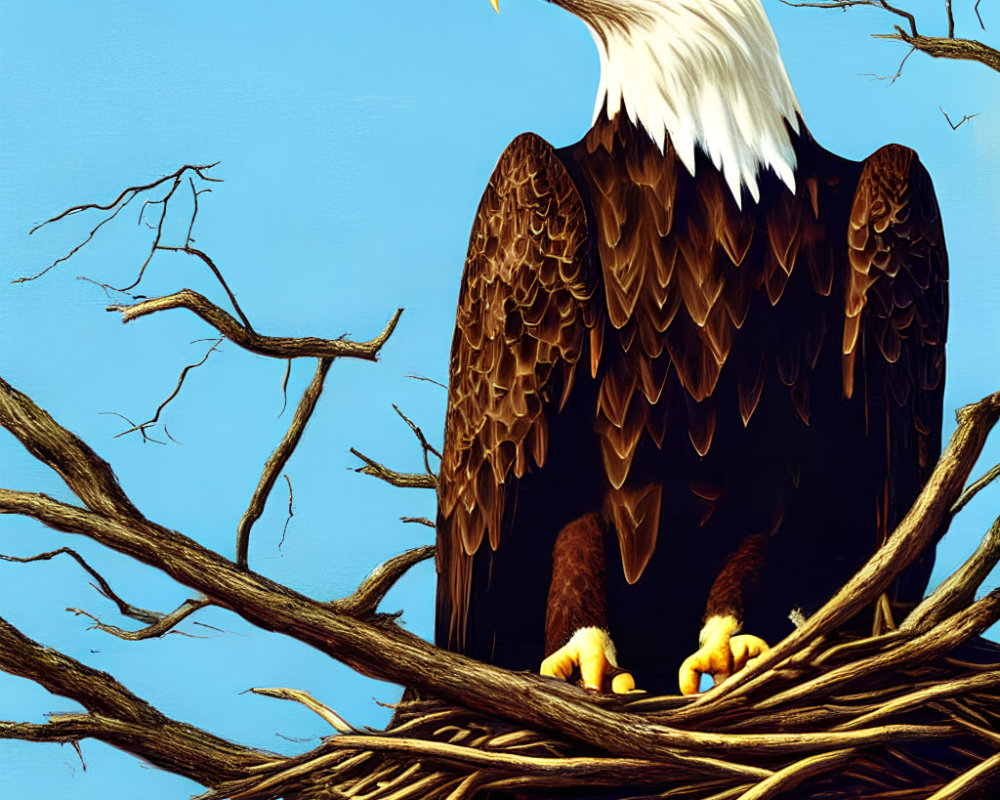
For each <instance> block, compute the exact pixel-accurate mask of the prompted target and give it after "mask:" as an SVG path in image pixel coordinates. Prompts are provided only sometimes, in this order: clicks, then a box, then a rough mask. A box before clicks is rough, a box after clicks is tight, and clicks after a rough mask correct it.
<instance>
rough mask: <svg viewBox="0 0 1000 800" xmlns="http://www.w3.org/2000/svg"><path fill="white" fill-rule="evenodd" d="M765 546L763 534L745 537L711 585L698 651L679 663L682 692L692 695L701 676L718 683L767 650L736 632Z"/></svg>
mask: <svg viewBox="0 0 1000 800" xmlns="http://www.w3.org/2000/svg"><path fill="white" fill-rule="evenodd" d="M766 545H767V538H766V537H765V536H761V535H759V534H754V535H752V536H748V537H747V538H746V539H745V540H744V541H743V544H742V545H740V548H739V549H738V550H737V551H736V552H735V553H734V554H733V555H732V556H731V557H730V558H729V560H728V561H727V562H726V565H725V566H724V567H723V568H722V571H721V572H720V573H719V575H718V577H717V578H716V579H715V582H714V583H713V584H712V590H711V591H710V592H709V595H708V604H707V607H706V609H705V617H704V623H703V625H702V629H701V635H700V636H699V641H698V644H699V647H698V651H697V652H696V653H694V654H693V655H690V656H688V657H687V658H686V659H685V660H684V663H683V664H682V665H681V669H680V674H679V682H680V689H681V692H682V693H683V694H695V693H696V692H697V691H698V684H699V683H700V682H701V676H702V675H711V676H712V679H713V680H714V682H715V684H716V685H718V684H720V683H722V682H723V681H724V680H725V679H726V678H728V677H729V676H730V675H732V674H733V673H735V672H738V671H739V670H741V669H743V668H744V667H745V666H746V665H747V664H749V663H750V662H751V661H752V660H753V659H755V658H757V656H759V655H761V654H763V653H765V652H767V649H768V645H767V642H765V641H764V640H763V639H761V638H760V637H758V636H751V635H746V634H744V635H740V636H737V635H736V634H737V633H739V630H740V628H741V627H742V626H743V598H744V595H745V593H746V591H747V590H748V589H749V588H750V587H751V586H753V584H754V583H756V582H757V579H758V578H759V577H760V573H761V568H762V566H763V561H764V548H765V547H766Z"/></svg>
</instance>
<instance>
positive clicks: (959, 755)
mask: <svg viewBox="0 0 1000 800" xmlns="http://www.w3.org/2000/svg"><path fill="white" fill-rule="evenodd" d="M998 550H1000V520H998V524H995V525H994V527H993V529H992V530H991V531H990V533H989V534H988V535H987V537H986V539H985V540H984V542H983V544H982V545H981V546H980V548H979V550H978V551H977V553H976V554H975V555H974V556H973V558H970V560H969V561H968V562H966V565H965V566H964V567H963V568H962V569H960V570H959V571H958V572H957V573H956V574H955V575H953V576H952V578H951V579H949V581H946V582H945V584H943V585H942V586H941V587H940V588H939V589H938V590H937V591H936V592H935V593H934V594H933V595H932V596H931V597H929V598H928V599H927V600H925V601H924V602H923V603H922V604H921V605H920V606H918V607H917V608H916V609H914V610H913V611H912V612H911V613H910V614H909V616H908V617H907V618H906V619H905V620H904V621H903V622H902V624H900V625H899V626H898V627H895V628H893V627H885V629H884V630H883V631H882V632H880V633H879V634H878V635H873V636H870V637H867V638H856V637H855V638H850V637H849V636H848V635H846V634H843V633H839V632H834V633H818V634H816V635H814V636H805V637H800V639H799V641H798V642H795V643H794V647H790V648H789V647H785V648H783V647H782V646H779V647H777V648H775V651H779V652H780V651H781V650H782V649H784V650H785V651H786V652H785V654H784V655H783V656H782V657H780V658H779V659H778V660H777V661H776V662H775V663H773V664H772V665H771V666H770V667H769V668H768V669H765V670H763V671H758V672H757V673H756V674H753V672H752V671H751V672H750V673H748V674H746V675H743V676H742V677H741V675H739V674H738V675H736V676H734V677H733V678H731V679H730V680H729V681H727V682H726V683H725V684H723V686H722V687H719V688H717V689H715V690H713V691H711V692H708V693H706V694H704V695H701V696H698V697H681V696H667V697H636V696H635V695H628V696H612V695H600V694H597V693H592V692H591V693H587V692H584V691H583V690H576V689H573V688H571V687H568V686H567V687H565V688H566V691H567V692H568V693H572V694H575V695H577V696H578V699H579V701H580V704H581V706H582V707H584V708H586V707H587V706H588V705H589V706H590V707H592V708H599V709H601V710H603V711H605V712H610V713H613V714H615V715H617V716H618V717H619V718H620V724H621V732H622V736H621V741H609V742H608V747H607V748H596V747H594V746H589V745H586V744H582V743H581V742H580V741H578V740H575V739H574V738H573V737H570V736H566V735H554V734H553V733H552V732H550V731H546V730H543V729H540V728H538V727H526V726H523V725H517V724H515V723H512V722H510V721H505V720H501V719H498V718H496V717H490V716H486V715H483V714H480V713H477V712H474V711H470V710H469V709H465V708H459V707H456V706H455V705H452V704H449V703H445V702H443V701H440V700H437V699H434V698H427V697H421V696H420V695H419V694H418V693H417V692H414V691H412V690H411V691H407V693H406V694H405V695H404V698H403V701H402V702H401V703H399V704H398V705H396V706H395V709H396V713H395V715H394V718H393V720H392V723H391V724H390V726H389V728H388V729H387V730H385V731H372V730H357V729H353V728H350V727H349V726H346V724H345V725H344V726H341V730H342V733H341V735H338V736H333V737H330V738H329V739H328V740H327V741H326V742H325V744H324V745H323V746H322V747H320V748H318V749H317V750H314V751H312V752H311V753H309V754H308V755H307V756H305V757H303V759H302V760H301V762H300V763H298V764H295V765H294V766H292V767H291V768H289V765H288V764H287V763H286V764H285V765H284V769H283V770H282V772H280V773H277V774H273V775H270V776H267V777H266V778H265V777H264V776H260V778H256V779H254V780H250V781H246V782H244V783H243V784H242V786H229V787H227V791H226V793H225V796H228V797H232V798H234V800H261V799H262V798H277V797H285V798H286V799H287V800H292V799H293V798H294V800H313V799H314V798H315V799H316V800H318V799H319V798H324V799H326V798H353V799H354V800H404V798H421V799H422V800H423V799H426V800H472V798H480V799H483V798H489V800H497V799H498V798H505V799H506V798H553V800H554V799H555V798H575V799H578V800H584V799H589V798H594V799H595V800H596V799H597V798H614V799H615V800H625V798H628V799H629V800H639V799H640V798H678V799H681V798H685V799H686V798H691V800H694V798H698V800H764V798H771V797H793V798H804V797H808V798H817V799H819V798H829V799H830V800H832V799H833V798H858V797H864V798H867V800H918V798H919V799H920V800H927V799H928V798H930V800H946V798H947V800H953V799H954V798H984V797H988V796H990V795H991V792H990V790H989V789H988V787H989V786H991V785H993V784H997V785H1000V691H998V686H1000V645H997V644H995V643H992V642H988V641H986V640H983V639H981V638H979V637H978V634H979V633H981V632H982V631H984V630H985V629H986V628H987V627H988V626H989V625H991V624H992V623H993V622H994V621H996V619H997V618H998V616H1000V589H997V590H994V591H993V592H992V593H990V594H987V595H986V596H985V597H983V598H981V599H979V600H973V599H972V598H971V596H970V590H971V592H974V591H975V586H976V585H978V582H977V578H978V576H979V575H983V576H985V573H984V572H983V570H984V569H985V571H986V572H988V571H989V569H988V567H989V565H990V562H991V561H994V562H995V559H994V557H995V555H996V553H997V552H998ZM878 602H882V596H880V597H879V600H878V601H877V603H878ZM882 618H883V619H884V617H882ZM803 627H806V626H803ZM786 641H787V640H786ZM783 644H784V643H783ZM745 672H746V671H745ZM535 679H536V680H537V681H539V682H540V683H548V682H550V681H552V680H553V679H547V678H541V677H538V676H536V677H535ZM667 729H669V731H671V732H672V734H673V738H672V741H673V743H672V745H671V746H669V747H664V748H658V749H657V750H656V752H649V751H648V750H643V749H642V748H641V747H639V746H635V745H634V744H633V741H634V739H635V736H636V732H637V731H638V732H640V733H641V732H643V731H652V732H654V733H655V732H657V731H664V730H667ZM261 778H264V779H263V780H261ZM994 796H995V795H994Z"/></svg>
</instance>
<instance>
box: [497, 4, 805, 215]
mask: <svg viewBox="0 0 1000 800" xmlns="http://www.w3.org/2000/svg"><path fill="white" fill-rule="evenodd" d="M491 2H494V0H491ZM551 2H553V3H554V4H556V5H558V6H561V7H562V8H564V9H566V10H567V11H569V12H571V13H572V14H574V15H576V16H577V17H579V18H580V19H582V20H583V21H584V22H585V23H586V24H587V27H588V28H590V31H591V33H592V34H593V36H594V41H595V42H596V43H597V49H598V52H599V54H600V59H601V84H600V88H599V89H598V92H597V104H596V107H595V111H594V119H595V121H596V120H597V118H598V117H599V116H600V115H601V114H602V113H607V115H608V117H609V118H611V117H614V116H615V114H617V113H619V112H620V111H622V110H623V109H622V107H623V106H624V112H625V113H626V114H628V117H629V119H630V120H631V121H632V122H633V123H634V124H636V125H638V126H641V127H642V128H644V129H645V130H646V132H647V133H648V134H649V136H650V137H651V138H652V139H653V141H654V142H656V144H657V145H658V146H659V148H660V150H663V149H664V142H665V139H666V137H668V136H669V138H670V142H671V144H672V145H673V148H674V151H675V152H676V153H677V157H678V158H679V159H680V161H681V162H682V163H683V164H684V166H685V167H687V170H688V171H689V172H690V173H691V174H692V175H693V174H694V169H695V148H696V147H700V148H701V149H702V150H703V151H704V152H705V154H706V155H707V156H708V157H709V158H710V159H711V161H712V163H713V164H714V165H715V167H716V168H717V169H718V170H719V171H720V172H722V174H723V176H724V177H725V180H726V183H727V184H728V185H729V188H730V189H731V190H732V192H733V196H734V197H735V198H736V202H737V203H739V202H740V195H741V187H742V186H746V187H747V190H748V191H749V193H750V195H751V197H753V198H754V200H758V199H759V188H758V183H757V179H758V175H759V174H760V172H761V171H763V170H767V169H772V170H774V172H775V173H776V174H777V175H778V177H779V178H780V179H781V180H782V181H783V182H784V183H785V184H786V185H787V186H788V187H789V189H791V190H792V191H795V166H796V164H795V151H794V149H793V147H792V142H791V139H790V137H789V133H788V128H787V127H786V122H787V123H788V125H789V126H790V127H791V129H792V130H794V131H796V132H797V131H798V129H799V121H798V116H797V115H798V113H799V105H798V102H797V101H796V99H795V93H794V92H793V91H792V87H791V84H790V83H789V81H788V75H787V74H786V73H785V66H784V64H783V63H782V61H781V55H780V53H779V52H778V42H777V40H776V39H775V36H774V31H773V30H772V29H771V25H770V23H769V22H768V20H767V15H766V14H765V13H764V9H763V7H762V6H761V4H760V0H551ZM494 5H495V2H494Z"/></svg>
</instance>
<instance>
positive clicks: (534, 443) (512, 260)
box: [438, 133, 594, 638]
mask: <svg viewBox="0 0 1000 800" xmlns="http://www.w3.org/2000/svg"><path fill="white" fill-rule="evenodd" d="M586 240H587V219H586V214H585V211H584V207H583V202H582V200H581V199H580V196H579V194H578V192H577V190H576V187H575V186H574V184H573V181H572V179H571V178H570V176H569V173H568V172H567V171H566V168H565V167H564V166H563V164H562V162H561V161H560V160H559V158H558V156H557V155H556V153H555V151H554V150H553V148H552V147H551V145H549V144H548V143H547V142H545V141H544V140H543V139H541V138H539V137H538V136H536V135H534V134H530V133H528V134H523V135H522V136H519V137H518V138H517V139H515V140H514V141H513V142H512V143H511V145H510V146H509V147H508V148H507V150H506V151H505V152H504V154H503V156H501V158H500V161H499V163H498V164H497V167H496V169H495V170H494V172H493V175H492V177H491V178H490V182H489V185H488V186H487V188H486V192H485V193H484V195H483V198H482V201H481V202H480V205H479V210H478V211H477V213H476V219H475V222H474V224H473V229H472V235H471V237H470V241H469V252H468V257H467V259H466V263H465V273H464V276H463V279H462V289H461V293H460V295H459V301H458V315H457V320H456V327H455V336H454V340H453V342H452V352H451V366H450V383H449V393H448V410H447V416H446V421H445V440H444V458H443V460H442V463H441V471H440V478H439V490H438V573H439V580H438V584H439V600H438V613H439V622H438V624H439V636H440V635H441V632H442V631H441V625H442V624H443V625H445V627H446V629H447V630H448V631H449V634H448V635H449V638H450V637H451V636H453V635H454V633H455V632H456V631H457V630H461V629H462V627H463V620H464V614H465V608H466V606H467V603H468V594H469V586H470V580H471V561H472V559H471V556H472V555H473V554H474V553H475V552H476V551H477V550H478V549H479V547H480V546H481V545H482V542H483V540H484V539H485V538H488V540H489V543H490V546H491V547H493V548H494V549H496V548H498V547H500V546H501V545H502V541H503V539H504V536H505V530H504V525H505V516H504V510H505V503H506V501H507V498H508V497H510V496H511V495H512V491H513V489H514V488H515V487H516V484H517V482H518V480H519V479H520V478H522V477H524V475H525V473H526V472H528V471H530V470H532V469H534V468H538V467H541V466H542V465H543V464H544V462H545V459H546V451H547V446H548V433H547V422H548V420H547V415H549V414H550V413H552V412H553V411H554V410H555V409H557V408H559V407H560V406H561V405H563V404H565V402H566V400H567V398H568V396H569V393H570V389H571V386H572V383H573V373H574V370H575V368H576V364H577V361H578V360H579V359H580V357H581V353H582V351H583V349H584V341H585V338H586V336H587V335H588V331H587V323H588V322H589V321H591V320H588V316H589V315H590V312H589V311H588V309H587V306H586V301H587V300H589V298H590V297H591V295H592V293H593V291H594V287H593V282H592V281H591V280H590V279H589V276H588V275H587V274H585V269H586V259H585V258H583V255H582V252H583V245H584V244H585V242H586ZM508 519H509V516H508ZM442 617H446V618H444V619H443V618H442Z"/></svg>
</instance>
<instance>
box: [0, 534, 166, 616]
mask: <svg viewBox="0 0 1000 800" xmlns="http://www.w3.org/2000/svg"><path fill="white" fill-rule="evenodd" d="M59 555H67V556H70V557H71V558H73V559H74V560H75V561H76V562H77V563H78V564H79V565H80V566H81V567H83V568H84V569H85V570H86V571H87V572H89V573H90V575H91V577H92V578H93V579H94V580H95V581H97V585H96V586H95V585H94V584H91V586H94V588H95V589H97V591H98V592H99V593H100V594H102V595H103V596H104V597H106V598H107V599H108V600H110V601H111V602H113V603H114V604H115V605H116V606H118V610H119V611H120V612H121V614H122V615H123V616H126V617H129V618H131V619H134V620H136V621H137V622H143V623H145V624H147V625H153V624H155V623H157V622H159V621H160V620H161V619H163V614H159V613H157V612H155V611H147V610H146V609H144V608H137V607H136V606H133V605H130V604H129V603H126V602H125V601H124V600H123V599H122V598H121V597H120V596H119V595H118V594H116V593H115V591H114V590H113V589H112V588H111V586H110V584H109V583H108V582H107V581H106V580H105V579H104V578H103V576H102V575H101V574H100V573H99V572H98V571H97V570H96V569H94V568H93V567H92V566H90V564H88V563H87V562H86V561H85V560H84V558H83V556H81V555H80V554H79V553H77V552H76V550H72V549H70V548H69V547H60V548H59V549H58V550H51V551H49V552H47V553H39V554H38V555H37V556H30V557H28V558H19V557H17V556H5V555H0V560H2V561H11V562H14V563H15V564H30V563H33V562H35V561H49V560H50V559H53V558H55V557H56V556H59Z"/></svg>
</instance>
